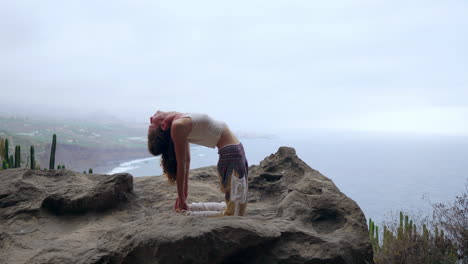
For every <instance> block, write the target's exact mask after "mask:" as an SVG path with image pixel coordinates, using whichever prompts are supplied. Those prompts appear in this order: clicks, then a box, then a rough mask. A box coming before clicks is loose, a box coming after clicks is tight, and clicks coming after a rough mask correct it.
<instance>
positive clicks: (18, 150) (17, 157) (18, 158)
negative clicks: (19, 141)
mask: <svg viewBox="0 0 468 264" xmlns="http://www.w3.org/2000/svg"><path fill="white" fill-rule="evenodd" d="M19 167H21V146H19V145H16V147H15V168H19Z"/></svg>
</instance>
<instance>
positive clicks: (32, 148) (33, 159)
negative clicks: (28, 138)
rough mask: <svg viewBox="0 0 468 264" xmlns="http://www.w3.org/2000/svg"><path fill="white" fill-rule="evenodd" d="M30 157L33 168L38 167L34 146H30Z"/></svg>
mask: <svg viewBox="0 0 468 264" xmlns="http://www.w3.org/2000/svg"><path fill="white" fill-rule="evenodd" d="M29 157H30V159H31V170H34V169H36V159H35V158H34V146H31V147H30V148H29Z"/></svg>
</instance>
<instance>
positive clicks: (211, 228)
mask: <svg viewBox="0 0 468 264" xmlns="http://www.w3.org/2000/svg"><path fill="white" fill-rule="evenodd" d="M155 166H157V165H155ZM0 181H1V183H0V222H1V225H0V263H61V264H62V263H321V264H324V263H333V264H340V263H346V264H350V263H356V264H362V263H373V262H372V247H371V244H370V242H369V236H368V231H367V224H366V219H365V217H364V214H363V212H362V211H361V209H360V208H359V206H358V205H357V204H356V203H355V202H354V201H353V200H352V199H350V198H348V197H347V196H346V195H344V194H343V193H342V192H340V190H339V189H338V188H337V187H336V186H335V184H333V182H332V181H331V180H330V179H328V178H327V177H325V176H323V175H322V174H320V173H319V172H318V171H315V170H313V169H312V168H310V167H309V166H308V165H307V164H305V163H304V162H303V161H302V160H301V159H299V158H298V157H297V155H296V153H295V150H294V149H292V148H288V147H281V148H280V149H279V150H278V152H277V153H275V154H272V155H270V156H268V157H266V158H265V159H264V160H263V161H262V162H260V164H259V165H254V166H251V167H250V168H249V204H248V206H247V216H245V217H193V216H185V215H183V214H178V213H175V212H173V210H172V208H173V206H174V202H175V198H176V190H175V186H173V185H170V184H169V183H168V182H167V180H166V178H165V177H136V178H133V177H132V176H131V175H130V174H127V173H119V174H114V175H101V174H81V173H77V172H73V171H70V170H46V171H36V170H29V169H23V168H22V169H9V170H2V171H0ZM223 198H224V195H223V194H222V193H221V192H220V190H219V179H218V176H217V174H216V167H215V166H212V167H205V168H199V169H194V170H192V171H191V172H190V180H189V200H188V203H190V202H208V201H211V202H215V201H216V202H220V201H223Z"/></svg>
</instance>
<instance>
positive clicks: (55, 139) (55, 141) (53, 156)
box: [49, 134, 57, 170]
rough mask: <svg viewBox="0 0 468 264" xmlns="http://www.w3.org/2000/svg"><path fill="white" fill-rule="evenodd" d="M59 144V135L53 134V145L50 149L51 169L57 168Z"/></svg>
mask: <svg viewBox="0 0 468 264" xmlns="http://www.w3.org/2000/svg"><path fill="white" fill-rule="evenodd" d="M56 146H57V136H56V135H55V134H54V135H53V136H52V145H51V149H50V163H49V170H53V169H54V168H55V148H56Z"/></svg>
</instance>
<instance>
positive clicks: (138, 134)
mask: <svg viewBox="0 0 468 264" xmlns="http://www.w3.org/2000/svg"><path fill="white" fill-rule="evenodd" d="M109 120H110V122H96V121H94V120H93V119H91V118H90V119H89V120H83V119H70V120H65V119H45V118H29V117H26V116H10V117H5V116H0V138H7V139H8V140H9V141H10V144H9V145H10V147H9V151H10V153H12V151H14V146H16V145H20V146H21V150H22V153H21V159H22V166H25V165H26V161H27V160H28V155H29V147H30V146H31V145H33V146H34V147H35V151H36V159H37V160H38V163H39V164H40V166H41V167H48V163H49V157H50V154H49V152H50V143H51V141H52V135H53V134H56V135H57V153H56V164H57V165H58V164H64V165H65V166H66V167H67V168H70V169H72V170H77V171H83V170H85V169H87V168H93V169H94V170H95V171H96V172H104V171H106V170H108V169H110V168H112V167H114V166H116V165H118V164H119V163H120V162H123V161H127V160H129V159H134V158H141V157H146V156H148V154H147V151H146V128H145V126H144V125H133V124H126V123H124V122H120V123H119V122H118V120H116V119H111V118H109ZM103 153H105V155H102V154H103Z"/></svg>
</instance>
